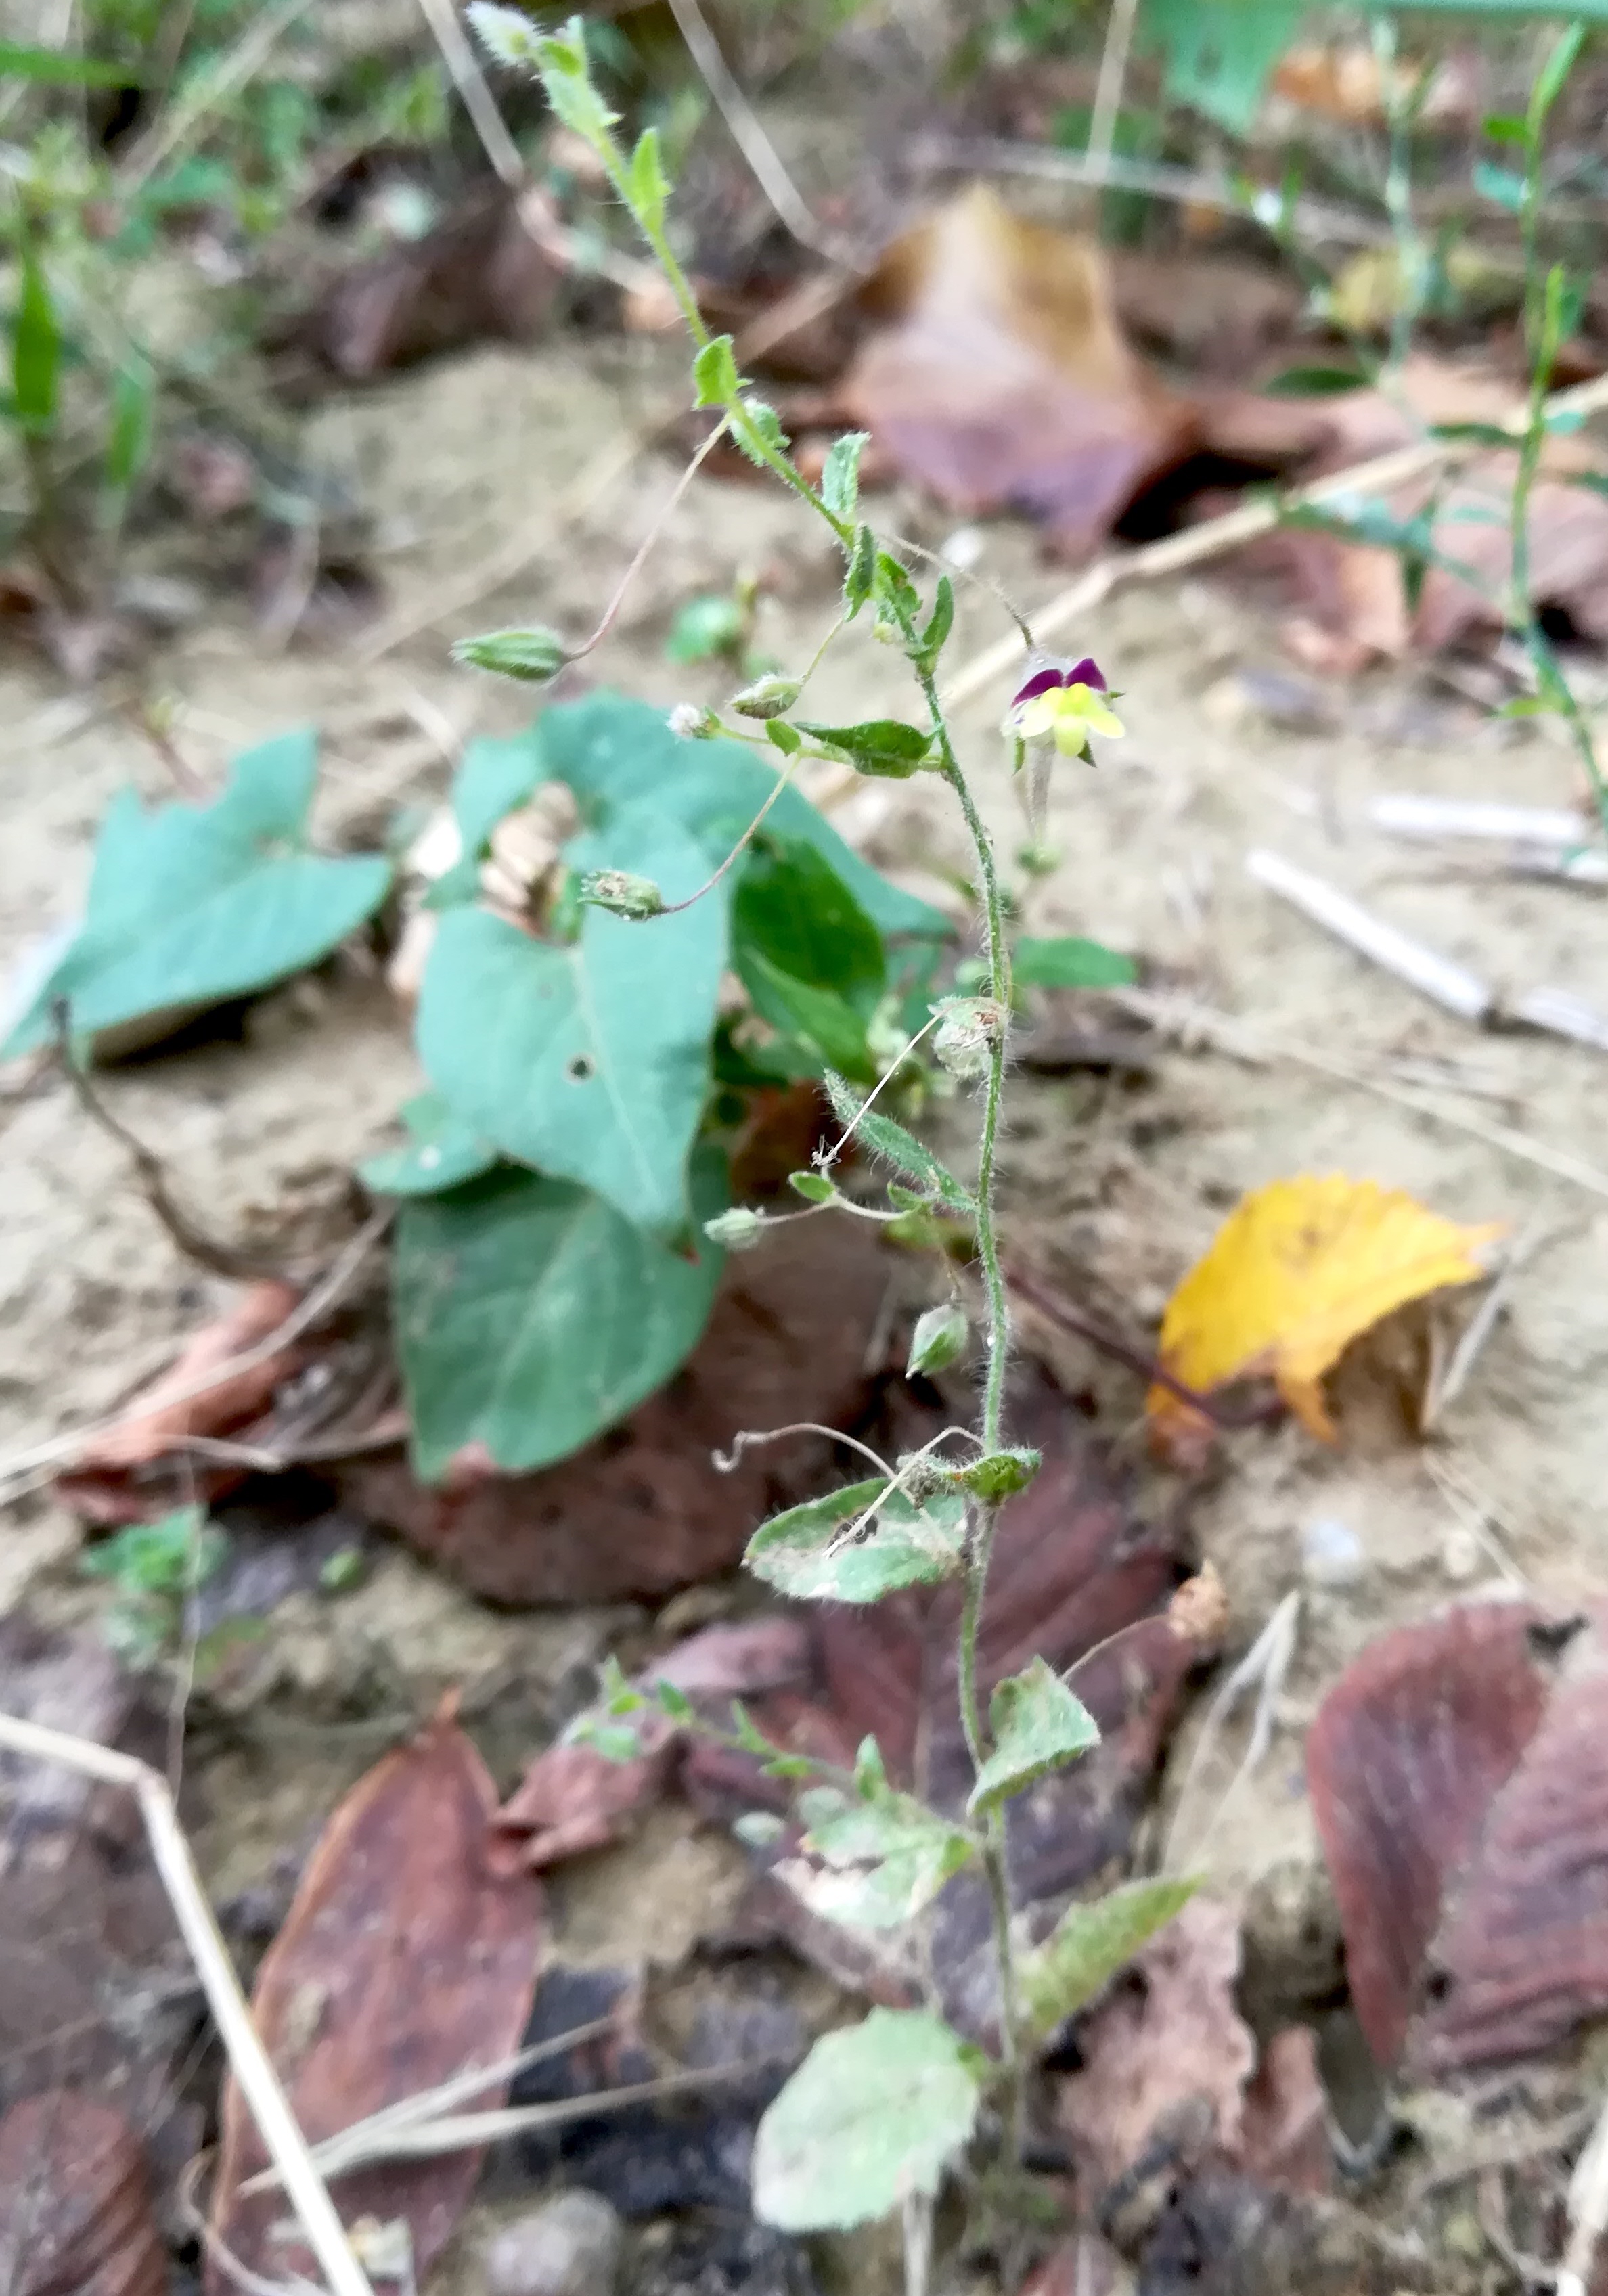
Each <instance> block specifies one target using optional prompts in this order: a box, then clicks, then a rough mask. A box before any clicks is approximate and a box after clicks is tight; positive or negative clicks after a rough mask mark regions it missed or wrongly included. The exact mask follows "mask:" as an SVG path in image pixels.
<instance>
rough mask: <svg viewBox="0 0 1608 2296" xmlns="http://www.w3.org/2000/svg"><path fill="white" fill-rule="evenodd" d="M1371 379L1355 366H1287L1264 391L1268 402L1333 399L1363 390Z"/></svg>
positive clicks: (1267, 384)
mask: <svg viewBox="0 0 1608 2296" xmlns="http://www.w3.org/2000/svg"><path fill="white" fill-rule="evenodd" d="M1368 381H1369V378H1368V377H1367V376H1366V374H1364V373H1363V372H1362V370H1361V368H1360V367H1355V366H1287V367H1284V368H1283V369H1282V370H1281V371H1280V373H1277V374H1276V375H1275V376H1274V377H1273V378H1272V380H1271V381H1268V382H1264V383H1263V384H1262V385H1261V389H1262V390H1263V392H1264V394H1265V395H1266V396H1267V397H1268V398H1334V397H1336V396H1338V394H1339V393H1340V392H1341V391H1345V390H1363V389H1366V387H1367V384H1368Z"/></svg>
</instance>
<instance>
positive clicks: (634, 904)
mask: <svg viewBox="0 0 1608 2296" xmlns="http://www.w3.org/2000/svg"><path fill="white" fill-rule="evenodd" d="M580 901H581V905H582V906H583V907H584V908H588V909H606V910H607V911H608V913H609V914H610V915H611V917H630V918H631V919H633V920H634V921H640V920H641V919H642V918H644V917H657V916H662V915H663V914H664V895H663V894H662V893H661V892H660V890H659V888H658V886H657V885H656V884H655V883H654V882H653V880H652V878H651V877H634V876H633V875H632V874H631V873H630V871H629V870H628V869H589V870H588V871H587V873H586V875H585V876H584V877H583V878H582V879H581V881H580Z"/></svg>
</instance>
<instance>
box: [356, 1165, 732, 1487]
mask: <svg viewBox="0 0 1608 2296" xmlns="http://www.w3.org/2000/svg"><path fill="white" fill-rule="evenodd" d="M723 1193H724V1190H723V1186H722V1175H721V1172H720V1169H719V1165H718V1158H716V1157H714V1156H713V1154H712V1152H711V1153H710V1154H701V1155H700V1156H699V1157H698V1158H697V1159H696V1160H694V1165H693V1194H694V1196H695V1198H696V1199H697V1201H698V1208H699V1210H701V1211H707V1212H708V1213H709V1214H710V1215H711V1216H712V1215H713V1213H714V1212H715V1211H716V1210H718V1207H719V1204H720V1202H721V1200H722V1195H723ZM720 1265H721V1256H720V1254H719V1253H718V1251H715V1249H714V1248H713V1246H712V1245H710V1244H708V1243H705V1244H704V1245H703V1246H702V1247H701V1251H700V1255H699V1258H698V1259H696V1260H691V1259H683V1258H682V1257H681V1256H680V1255H679V1254H678V1253H677V1252H675V1251H670V1250H669V1247H668V1246H666V1245H664V1244H661V1243H657V1242H654V1241H653V1240H652V1237H650V1236H646V1235H644V1234H643V1233H642V1231H641V1230H640V1229H639V1228H636V1227H635V1226H632V1225H631V1224H630V1222H629V1221H628V1220H625V1219H623V1218H621V1217H620V1215H619V1212H617V1211H616V1210H613V1209H612V1208H611V1206H610V1205H608V1204H606V1203H604V1202H603V1201H602V1199H601V1198H599V1197H597V1196H595V1195H592V1194H589V1193H587V1190H586V1189H585V1188H578V1187H575V1186H573V1185H570V1183H569V1182H568V1181H565V1180H550V1179H546V1178H544V1177H541V1176H540V1175H538V1174H537V1173H533V1172H516V1171H500V1172H494V1173H491V1174H489V1175H488V1176H487V1177H484V1178H482V1179H479V1180H473V1181H471V1182H470V1183H469V1184H468V1185H467V1186H465V1187H461V1188H455V1189H454V1190H453V1192H452V1193H451V1194H450V1195H444V1196H431V1197H423V1198H421V1199H420V1200H419V1201H416V1202H414V1203H410V1204H408V1205H406V1207H405V1208H404V1210H403V1212H402V1216H401V1218H400V1219H399V1220H398V1225H397V1249H396V1257H395V1261H394V1267H393V1275H392V1285H393V1300H394V1309H395V1321H396V1333H397V1351H398V1358H399V1360H400V1363H401V1366H402V1378H403V1382H404V1385H405V1387H406V1391H407V1399H408V1406H409V1409H410V1411H411V1412H412V1415H413V1426H414V1464H415V1466H416V1469H417V1472H418V1473H419V1474H420V1475H421V1477H423V1478H424V1479H426V1480H429V1479H430V1478H431V1477H434V1476H438V1475H439V1474H440V1473H441V1472H442V1471H443V1470H444V1469H445V1468H446V1467H447V1464H448V1463H449V1462H450V1461H451V1459H452V1458H453V1457H454V1456H455V1454H456V1453H457V1452H459V1451H461V1450H463V1449H464V1447H465V1446H467V1445H469V1444H472V1443H477V1444H482V1445H484V1447H485V1448H486V1450H487V1451H488V1452H489V1454H490V1456H491V1457H492V1458H493V1459H494V1460H495V1461H496V1464H497V1465H498V1466H499V1467H505V1468H506V1469H508V1470H509V1471H510V1472H515V1473H518V1472H525V1471H528V1470H529V1469H531V1468H535V1467H545V1466H546V1465H548V1464H550V1463H551V1462H552V1461H553V1460H554V1459H562V1458H564V1457H565V1456H568V1454H569V1453H570V1452H571V1451H575V1450H578V1449H579V1447H580V1446H581V1445H582V1444H583V1443H586V1442H588V1441H590V1439H591V1438H592V1437H593V1436H594V1435H596V1434H598V1433H600V1432H601V1431H602V1430H603V1429H604V1428H605V1427H611V1426H612V1425H613V1424H614V1423H615V1422H616V1421H617V1420H619V1419H622V1418H623V1417H624V1416H625V1415H626V1413H627V1412H628V1411H630V1410H631V1409H632V1408H633V1407H634V1406H636V1404H638V1403H640V1402H641V1400H642V1398H644V1396H646V1395H651V1394H652V1391H653V1390H654V1389H655V1388H656V1387H658V1386H660V1383H661V1382H663V1381H665V1380H667V1379H668V1378H669V1375H670V1374H671V1373H672V1372H673V1371H674V1370H675V1369H676V1368H677V1365H679V1364H680V1363H682V1361H683V1360H684V1359H685V1357H687V1356H688V1355H690V1354H691V1352H692V1350H693V1347H694V1346H695V1345H696V1344H697V1341H698V1340H699V1338H700V1336H701V1333H702V1331H703V1326H704V1324H705V1322H706V1321H707V1320H708V1316H709V1311H710V1303H711V1301H712V1300H713V1298H714V1292H715V1284H716V1281H717V1278H718V1275H719V1271H720Z"/></svg>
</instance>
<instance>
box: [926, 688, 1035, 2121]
mask: <svg viewBox="0 0 1608 2296" xmlns="http://www.w3.org/2000/svg"><path fill="white" fill-rule="evenodd" d="M918 675H919V676H920V679H921V687H922V692H923V695H924V696H925V698H926V703H927V710H928V714H929V716H930V717H931V721H932V730H933V733H934V734H935V735H936V736H937V739H938V745H939V755H940V757H941V758H942V759H943V772H944V779H945V780H946V781H947V782H948V784H949V786H950V788H951V789H952V790H953V791H955V795H956V799H957V800H958V802H959V805H960V809H961V812H962V813H963V814H964V816H965V823H966V827H967V829H968V831H969V832H971V838H972V847H973V849H974V850H975V851H976V855H977V869H978V874H979V876H980V879H981V881H982V892H983V912H984V915H985V917H986V920H987V927H988V937H989V992H990V994H991V995H992V996H993V998H994V1000H995V1002H996V1003H997V1005H998V1006H999V1008H1000V1010H1001V1012H1002V1013H1004V1014H1005V1016H1006V1019H1005V1021H1003V1022H1002V1024H1001V1027H1000V1029H999V1033H998V1035H997V1037H996V1039H995V1042H994V1045H993V1047H992V1050H991V1053H990V1056H989V1078H988V1084H987V1087H986V1088H985V1093H984V1099H983V1119H982V1135H981V1138H980V1141H979V1143H978V1152H977V1256H978V1259H980V1262H981V1263H982V1273H983V1287H984V1291H985V1292H986V1294H987V1298H988V1319H989V1320H988V1333H987V1340H988V1355H989V1367H988V1374H987V1376H986V1379H985V1381H984V1385H983V1404H982V1446H983V1449H984V1451H985V1452H989V1451H997V1450H998V1449H999V1447H1000V1446H1001V1443H1002V1441H1003V1439H1004V1421H1005V1364H1006V1360H1007V1358H1008V1357H1009V1354H1010V1346H1011V1310H1010V1302H1009V1299H1008V1297H1007V1295H1006V1292H1005V1272H1004V1270H1003V1268H1002V1267H1001V1266H1000V1262H999V1238H998V1234H997V1230H996V1228H995V1225H994V1155H995V1149H996V1146H997V1142H998V1137H999V1111H1000V1105H1001V1103H1002V1101H1003V1099H1004V1096H1005V1034H1006V1029H1008V1026H1009V1018H1008V1016H1009V1013H1010V1009H1011V964H1010V956H1009V953H1008V951H1007V949H1006V947H1005V908H1004V905H1003V903H1002V902H1001V900H1000V897H999V874H998V871H997V869H996V867H995V865H994V842H993V840H992V839H991V838H990V836H989V832H988V827H987V824H985V822H984V820H983V818H982V816H981V815H980V813H979V812H978V810H977V801H976V799H974V798H973V797H972V790H971V785H970V783H968V782H967V780H966V777H965V775H964V773H963V772H962V770H961V767H960V761H959V759H958V758H956V754H955V745H954V742H952V740H951V739H950V735H949V726H948V720H947V718H946V717H945V716H944V712H943V708H942V705H941V704H940V702H939V698H938V684H937V680H936V678H935V676H934V675H933V672H932V671H931V669H928V668H923V669H922V670H920V671H919V672H918ZM998 1527H999V1509H998V1506H997V1505H984V1504H982V1503H981V1502H978V1503H977V1504H976V1505H975V1506H974V1510H973V1513H972V1529H971V1537H970V1538H969V1539H968V1541H967V1551H966V1585H965V1595H964V1602H963V1603H962V1608H961V1622H960V1650H959V1690H960V1718H961V1726H962V1728H963V1729H964V1732H965V1734H966V1746H967V1749H968V1751H969V1752H970V1754H971V1756H972V1767H973V1768H974V1769H980V1768H981V1767H982V1765H983V1761H984V1759H985V1757H986V1754H987V1743H986V1740H985V1737H984V1731H983V1718H982V1708H981V1703H980V1699H979V1696H978V1688H977V1648H978V1640H979V1636H980V1630H981V1627H982V1611H983V1603H984V1600H985V1598H986V1596H987V1594H988V1587H989V1562H990V1561H991V1559H992V1556H993V1553H994V1535H995V1532H996V1531H997V1529H998ZM983 1870H984V1872H985V1873H986V1874H987V1876H988V1883H989V1912H990V1915H991V1916H992V1920H993V1928H994V1951H995V1957H996V1959H997V1963H998V1965H999V2054H1000V2061H1001V2062H1002V2064H1003V2065H1004V2068H1005V2081H1006V2087H1007V2090H1008V2094H1009V2097H1010V2106H1009V2129H1010V2148H1011V2154H1012V2158H1013V2160H1020V2159H1021V2144H1022V2136H1023V2131H1024V2124H1025V2120H1026V2110H1027V2101H1026V2088H1025V2075H1024V2067H1023V2063H1022V2056H1021V2039H1020V2026H1021V2020H1020V2015H1019V2012H1018V2007H1017V1997H1016V1962H1015V1955H1014V1951H1013V1947H1012V1942H1011V1879H1010V1868H1009V1866H1008V1863H1007V1861H1006V1857H1005V1818H1004V1816H1003V1813H1001V1812H1000V1811H998V1810H995V1811H994V1812H993V1813H992V1814H991V1815H990V1816H989V1822H988V1832H987V1837H986V1840H985V1841H984V1845H983Z"/></svg>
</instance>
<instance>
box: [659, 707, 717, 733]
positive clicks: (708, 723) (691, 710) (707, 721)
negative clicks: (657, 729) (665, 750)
mask: <svg viewBox="0 0 1608 2296" xmlns="http://www.w3.org/2000/svg"><path fill="white" fill-rule="evenodd" d="M670 731H671V733H672V734H675V736H676V738H677V741H678V742H712V741H713V740H714V738H715V736H716V735H717V734H718V733H719V731H720V720H719V718H718V717H716V715H715V713H714V711H713V710H712V709H707V708H706V707H705V706H704V704H703V703H702V702H701V701H678V702H677V704H676V707H675V708H674V709H672V710H671V712H670Z"/></svg>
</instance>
